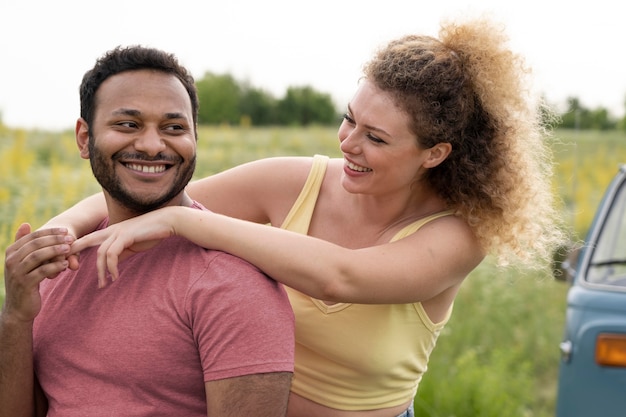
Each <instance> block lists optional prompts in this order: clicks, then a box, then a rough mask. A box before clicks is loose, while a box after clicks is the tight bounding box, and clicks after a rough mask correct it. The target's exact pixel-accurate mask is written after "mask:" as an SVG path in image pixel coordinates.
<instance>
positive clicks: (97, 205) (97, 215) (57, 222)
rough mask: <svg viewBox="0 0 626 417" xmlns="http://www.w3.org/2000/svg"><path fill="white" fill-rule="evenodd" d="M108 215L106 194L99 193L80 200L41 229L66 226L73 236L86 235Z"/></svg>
mask: <svg viewBox="0 0 626 417" xmlns="http://www.w3.org/2000/svg"><path fill="white" fill-rule="evenodd" d="M107 215H108V212H107V206H106V202H105V200H104V194H103V193H98V194H94V195H92V196H89V197H87V198H85V199H84V200H81V201H79V202H78V203H76V204H75V205H73V206H72V207H70V208H69V209H67V210H65V211H64V212H62V213H61V214H59V215H57V216H55V217H53V218H52V219H50V220H48V221H47V222H46V224H44V225H43V226H41V227H40V229H49V228H52V227H65V228H67V229H68V230H69V234H71V235H73V236H77V237H79V236H84V235H86V234H87V233H90V232H93V231H94V230H96V228H97V227H98V225H99V224H100V223H101V222H102V220H104V218H105V217H106V216H107Z"/></svg>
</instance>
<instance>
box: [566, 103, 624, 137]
mask: <svg viewBox="0 0 626 417" xmlns="http://www.w3.org/2000/svg"><path fill="white" fill-rule="evenodd" d="M624 106H625V107H626V102H625V103H624ZM556 125H557V127H563V128H568V129H577V130H591V129H593V130H616V129H619V130H623V131H626V115H625V116H623V117H621V118H618V117H615V116H613V115H612V114H611V112H610V111H609V110H608V109H606V108H604V107H601V106H600V107H597V108H595V109H589V108H586V107H585V106H583V105H582V103H581V102H580V100H579V99H578V98H576V97H569V98H568V99H567V110H566V111H565V112H564V113H563V114H561V115H560V119H559V120H558V121H557V123H556Z"/></svg>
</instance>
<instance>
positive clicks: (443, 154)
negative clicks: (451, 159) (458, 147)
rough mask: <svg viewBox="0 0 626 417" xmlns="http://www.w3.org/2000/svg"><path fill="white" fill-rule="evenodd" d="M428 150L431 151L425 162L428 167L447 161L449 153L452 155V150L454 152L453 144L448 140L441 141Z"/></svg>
mask: <svg viewBox="0 0 626 417" xmlns="http://www.w3.org/2000/svg"><path fill="white" fill-rule="evenodd" d="M428 151H429V152H430V155H429V156H428V159H426V161H425V162H424V166H425V167H426V168H434V167H436V166H437V165H439V164H440V163H442V162H443V161H445V160H446V158H447V157H448V155H450V152H452V145H451V144H449V143H448V142H440V143H438V144H436V145H435V146H433V147H432V148H430V149H428Z"/></svg>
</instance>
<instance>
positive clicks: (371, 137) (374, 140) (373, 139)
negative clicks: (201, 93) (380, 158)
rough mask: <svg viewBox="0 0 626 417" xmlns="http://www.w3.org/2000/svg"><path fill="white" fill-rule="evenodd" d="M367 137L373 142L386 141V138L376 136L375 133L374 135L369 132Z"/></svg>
mask: <svg viewBox="0 0 626 417" xmlns="http://www.w3.org/2000/svg"><path fill="white" fill-rule="evenodd" d="M367 138H368V139H369V140H371V141H372V142H374V143H385V141H384V140H382V139H381V138H378V137H376V136H374V135H372V134H368V135H367Z"/></svg>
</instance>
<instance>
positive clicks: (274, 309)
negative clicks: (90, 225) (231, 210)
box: [0, 46, 293, 417]
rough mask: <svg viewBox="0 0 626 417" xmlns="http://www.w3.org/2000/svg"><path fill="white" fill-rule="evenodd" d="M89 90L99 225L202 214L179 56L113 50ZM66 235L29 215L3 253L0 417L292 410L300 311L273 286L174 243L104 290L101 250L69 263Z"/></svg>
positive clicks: (235, 263) (88, 82)
mask: <svg viewBox="0 0 626 417" xmlns="http://www.w3.org/2000/svg"><path fill="white" fill-rule="evenodd" d="M80 99H81V117H80V118H79V119H78V121H77V123H76V140H77V144H78V147H79V149H80V154H81V156H82V157H83V158H88V159H89V160H90V163H91V167H92V171H93V173H94V176H95V177H96V179H97V180H98V182H99V183H100V185H101V186H102V188H103V191H104V194H105V198H106V201H107V208H108V212H109V218H108V221H105V222H104V223H103V224H102V225H101V227H106V226H107V225H108V224H113V223H116V222H120V221H122V220H125V219H127V218H130V217H133V216H136V215H139V214H141V213H145V212H147V211H150V210H153V209H156V208H159V207H163V206H167V205H184V206H190V207H196V208H198V209H201V207H199V205H198V204H197V203H195V202H194V201H192V200H191V199H190V198H189V196H188V195H187V194H186V193H185V191H184V188H185V186H186V185H187V182H188V181H189V180H190V178H191V176H192V174H193V171H194V168H195V156H196V140H197V131H196V122H197V110H198V99H197V95H196V90H195V86H194V83H193V78H192V77H191V76H190V75H189V73H188V72H187V70H185V69H184V68H183V67H181V66H180V65H179V64H178V62H177V61H176V59H175V57H174V56H173V55H170V54H166V53H164V52H162V51H159V50H156V49H151V48H144V47H139V46H137V47H129V48H116V49H114V50H112V51H110V52H108V53H107V54H105V55H104V56H103V57H102V58H101V59H99V60H98V61H97V63H96V65H95V67H94V68H93V69H92V70H90V71H88V72H87V73H86V74H85V76H84V78H83V82H82V84H81V88H80ZM72 242H73V238H72V237H71V236H68V235H67V231H65V230H63V229H48V230H40V231H36V232H33V233H31V231H30V226H29V225H27V224H24V225H22V226H20V228H19V230H18V232H17V234H16V242H15V243H14V244H13V245H11V246H10V247H9V248H8V249H7V252H6V261H5V285H6V300H5V305H4V307H3V310H2V313H1V315H0V416H11V417H18V416H33V415H36V416H40V415H41V416H43V415H48V416H51V417H54V416H64V417H66V416H81V417H84V416H186V417H188V416H200V415H208V416H251V415H254V416H267V417H270V416H271V417H275V416H281V415H284V414H285V412H286V408H287V399H288V395H289V388H290V382H291V375H292V372H293V315H292V312H291V308H290V306H289V303H288V300H287V298H286V295H285V293H284V291H283V289H282V287H281V286H280V285H279V284H277V283H276V282H274V281H273V280H270V279H269V278H268V277H266V276H265V275H263V274H262V273H261V272H260V271H259V270H258V269H256V268H254V267H253V266H251V265H250V264H248V263H246V262H244V261H242V260H241V259H239V258H236V257H234V256H232V255H229V254H226V253H223V252H217V251H209V250H206V249H203V248H201V247H199V246H196V245H194V244H193V243H191V242H189V241H187V240H186V239H183V238H179V237H171V238H168V239H165V240H163V241H162V242H160V243H158V244H156V245H155V246H154V247H152V248H150V249H149V250H146V251H142V252H140V253H136V254H134V255H131V256H127V257H126V258H125V259H124V261H123V262H122V263H121V265H120V278H119V279H118V280H116V281H114V282H111V283H108V285H106V286H104V287H103V288H98V285H97V271H96V251H97V249H94V248H91V249H88V250H85V251H84V252H83V253H82V254H81V261H80V265H79V266H78V267H77V269H76V270H75V271H74V270H71V269H70V268H68V265H69V263H68V261H67V259H66V256H65V254H67V253H69V246H70V244H71V243H72ZM72 269H74V266H73V267H72ZM46 277H49V278H48V279H47V278H46Z"/></svg>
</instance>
